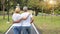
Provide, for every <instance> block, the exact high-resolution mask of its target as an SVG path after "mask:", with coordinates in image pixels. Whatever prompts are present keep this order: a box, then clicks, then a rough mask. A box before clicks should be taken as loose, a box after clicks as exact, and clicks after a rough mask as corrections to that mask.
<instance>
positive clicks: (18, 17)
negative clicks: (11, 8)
mask: <svg viewBox="0 0 60 34" xmlns="http://www.w3.org/2000/svg"><path fill="white" fill-rule="evenodd" d="M21 18H22V17H21V15H20V14H17V13H14V14H13V16H12V20H13V21H17V20H20V19H21ZM13 26H21V22H19V23H14V24H13Z"/></svg>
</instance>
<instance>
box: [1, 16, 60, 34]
mask: <svg viewBox="0 0 60 34" xmlns="http://www.w3.org/2000/svg"><path fill="white" fill-rule="evenodd" d="M10 22H11V23H7V16H6V17H5V20H3V18H2V16H0V34H4V32H5V31H6V30H7V29H8V28H9V26H10V25H11V24H12V19H11V16H10ZM34 24H35V25H36V26H37V28H38V29H39V30H40V31H41V33H42V34H60V16H52V18H51V16H46V17H45V16H34Z"/></svg>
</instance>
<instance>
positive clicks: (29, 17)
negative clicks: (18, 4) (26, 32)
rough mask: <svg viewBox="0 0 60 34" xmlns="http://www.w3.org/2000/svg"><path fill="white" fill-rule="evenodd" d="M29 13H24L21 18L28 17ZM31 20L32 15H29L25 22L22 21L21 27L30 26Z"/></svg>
mask: <svg viewBox="0 0 60 34" xmlns="http://www.w3.org/2000/svg"><path fill="white" fill-rule="evenodd" d="M29 14H30V13H29V12H24V13H22V14H21V16H22V17H25V16H28V15H29ZM31 18H32V14H30V15H29V16H28V18H27V19H26V20H22V26H31V23H30V22H31Z"/></svg>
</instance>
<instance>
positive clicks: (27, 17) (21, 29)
mask: <svg viewBox="0 0 60 34" xmlns="http://www.w3.org/2000/svg"><path fill="white" fill-rule="evenodd" d="M23 10H24V13H22V14H19V12H20V8H19V7H16V9H15V12H14V14H13V16H12V19H13V22H14V23H13V31H14V34H26V33H27V34H31V24H32V22H33V16H32V14H31V13H29V12H28V11H27V10H28V8H27V7H26V6H25V7H23Z"/></svg>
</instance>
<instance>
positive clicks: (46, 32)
mask: <svg viewBox="0 0 60 34" xmlns="http://www.w3.org/2000/svg"><path fill="white" fill-rule="evenodd" d="M34 20H35V21H34V23H35V25H36V26H37V28H38V29H39V30H40V31H41V32H42V34H60V16H52V18H51V16H46V17H45V16H35V17H34Z"/></svg>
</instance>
